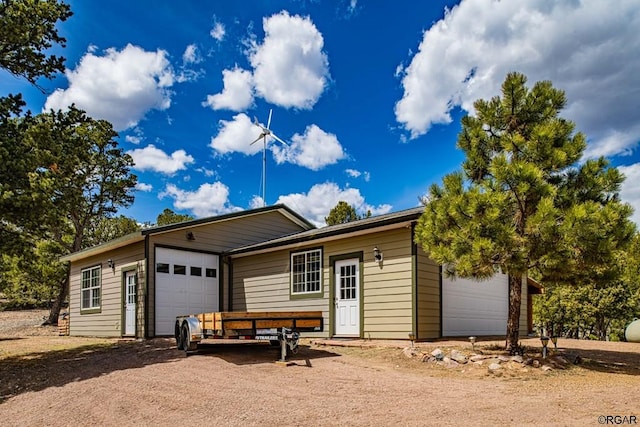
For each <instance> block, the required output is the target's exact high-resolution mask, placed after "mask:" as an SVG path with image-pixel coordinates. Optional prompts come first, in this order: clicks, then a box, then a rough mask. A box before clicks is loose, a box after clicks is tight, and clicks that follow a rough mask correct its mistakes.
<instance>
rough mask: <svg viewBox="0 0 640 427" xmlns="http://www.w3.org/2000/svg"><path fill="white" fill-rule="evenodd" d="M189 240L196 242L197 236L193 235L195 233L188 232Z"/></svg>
mask: <svg viewBox="0 0 640 427" xmlns="http://www.w3.org/2000/svg"><path fill="white" fill-rule="evenodd" d="M187 240H196V236H195V235H194V234H193V231H187Z"/></svg>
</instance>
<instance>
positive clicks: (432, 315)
mask: <svg viewBox="0 0 640 427" xmlns="http://www.w3.org/2000/svg"><path fill="white" fill-rule="evenodd" d="M416 264H417V267H416V269H417V275H418V308H417V312H418V313H417V316H418V319H417V320H418V332H417V338H418V339H432V338H439V337H440V319H441V316H440V267H439V266H438V264H436V263H435V262H434V261H432V260H431V259H430V258H429V257H428V256H427V254H426V253H425V252H424V251H423V250H422V248H421V247H418V251H417V263H416Z"/></svg>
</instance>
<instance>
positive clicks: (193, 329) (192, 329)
mask: <svg viewBox="0 0 640 427" xmlns="http://www.w3.org/2000/svg"><path fill="white" fill-rule="evenodd" d="M182 324H183V325H187V327H188V328H189V341H190V342H198V341H200V340H201V339H202V327H201V326H200V321H199V320H198V318H197V317H187V318H186V319H184V321H183V322H182Z"/></svg>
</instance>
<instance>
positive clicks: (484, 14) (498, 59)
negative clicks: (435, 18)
mask: <svg viewBox="0 0 640 427" xmlns="http://www.w3.org/2000/svg"><path fill="white" fill-rule="evenodd" d="M637 28H640V8H638V3H637V1H635V0H621V1H618V2H616V4H615V7H612V6H611V4H608V3H607V2H602V1H599V0H584V1H580V2H577V1H570V2H569V1H567V2H553V1H539V0H522V1H518V2H511V1H494V0H464V1H462V2H461V3H460V5H458V6H456V7H454V8H453V9H451V10H450V11H448V12H447V13H446V14H445V17H444V19H443V20H441V21H439V22H437V23H436V24H434V25H433V26H432V27H431V28H430V29H429V30H427V31H426V32H425V33H424V35H423V38H422V41H421V43H420V46H419V49H418V52H417V53H416V54H415V55H414V56H413V58H412V59H411V62H410V64H409V65H408V66H407V67H406V68H405V69H404V72H403V78H402V85H403V87H404V95H403V97H402V99H401V100H400V101H399V102H398V103H397V104H396V107H395V112H396V119H397V121H398V122H400V123H401V124H402V125H403V126H404V128H405V129H406V130H407V131H409V132H410V133H411V137H412V138H415V137H418V136H419V135H422V134H425V133H426V132H428V131H429V128H430V127H431V126H432V125H434V124H437V123H445V124H446V123H450V122H451V120H452V119H451V115H450V112H451V110H452V108H454V107H455V106H460V107H461V108H463V109H464V110H466V111H469V112H472V113H473V101H474V100H476V99H478V98H483V99H489V98H491V97H492V96H495V95H498V94H499V93H500V86H501V83H502V82H503V80H504V78H505V76H506V74H507V73H508V72H510V71H519V72H522V73H524V74H525V75H527V77H528V78H529V83H530V84H533V83H534V82H537V81H540V80H551V81H552V82H553V85H554V86H555V87H557V88H560V89H563V90H565V92H566V94H567V100H568V103H567V108H566V109H565V111H563V112H562V113H561V114H562V116H563V117H566V118H568V119H570V120H573V121H575V122H576V124H577V129H578V130H580V131H583V132H585V133H586V135H587V137H588V138H589V139H590V145H591V146H590V148H589V152H590V153H591V155H595V154H608V155H613V154H618V153H624V154H626V153H628V150H629V149H631V148H632V147H634V146H635V145H636V144H637V142H638V140H639V139H640V126H638V125H637V111H638V108H639V107H638V101H637V99H638V93H637V87H638V83H637V76H638V75H639V74H640V37H638V36H637Z"/></svg>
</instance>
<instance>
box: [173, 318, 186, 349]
mask: <svg viewBox="0 0 640 427" xmlns="http://www.w3.org/2000/svg"><path fill="white" fill-rule="evenodd" d="M174 335H175V337H176V348H177V349H178V350H184V341H183V340H182V331H181V330H180V324H179V323H178V322H176V326H175V332H174Z"/></svg>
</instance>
